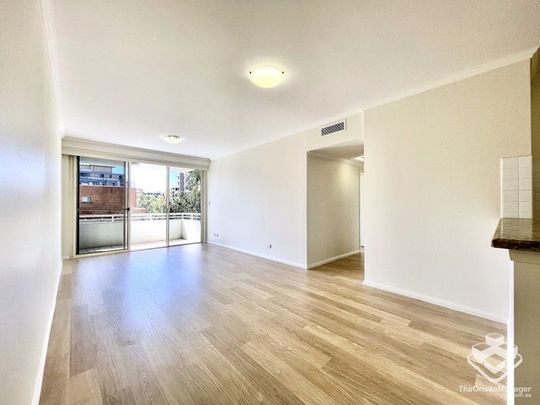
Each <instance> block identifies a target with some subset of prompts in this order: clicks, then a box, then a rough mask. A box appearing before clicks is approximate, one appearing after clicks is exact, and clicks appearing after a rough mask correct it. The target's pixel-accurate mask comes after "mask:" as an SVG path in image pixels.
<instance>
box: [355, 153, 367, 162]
mask: <svg viewBox="0 0 540 405" xmlns="http://www.w3.org/2000/svg"><path fill="white" fill-rule="evenodd" d="M354 160H358V161H360V162H364V161H365V160H366V158H365V157H364V155H362V156H357V157H355V158H354Z"/></svg>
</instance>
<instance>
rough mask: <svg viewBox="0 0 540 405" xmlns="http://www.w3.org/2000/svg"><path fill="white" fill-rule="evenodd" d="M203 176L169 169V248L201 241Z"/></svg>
mask: <svg viewBox="0 0 540 405" xmlns="http://www.w3.org/2000/svg"><path fill="white" fill-rule="evenodd" d="M201 174H202V173H201V170H198V169H184V168H180V167H170V168H169V246H174V245H183V244H186V243H195V242H200V241H201Z"/></svg>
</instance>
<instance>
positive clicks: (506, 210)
mask: <svg viewBox="0 0 540 405" xmlns="http://www.w3.org/2000/svg"><path fill="white" fill-rule="evenodd" d="M502 216H503V217H504V218H519V203H517V202H506V203H505V202H503V204H502Z"/></svg>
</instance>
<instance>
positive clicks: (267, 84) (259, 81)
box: [249, 65, 285, 89]
mask: <svg viewBox="0 0 540 405" xmlns="http://www.w3.org/2000/svg"><path fill="white" fill-rule="evenodd" d="M284 76H285V72H284V71H283V70H282V69H280V68H278V67H276V66H271V65H264V66H257V67H254V68H253V69H251V70H250V71H249V80H251V82H252V83H253V84H254V85H256V86H259V87H263V88H265V89H269V88H271V87H276V86H277V85H279V84H280V83H281V82H282V81H283V78H284Z"/></svg>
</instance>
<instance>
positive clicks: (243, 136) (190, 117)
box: [52, 0, 540, 158]
mask: <svg viewBox="0 0 540 405" xmlns="http://www.w3.org/2000/svg"><path fill="white" fill-rule="evenodd" d="M52 6H53V16H54V18H53V19H54V21H53V22H54V26H55V30H56V54H57V66H58V72H57V73H58V74H57V76H58V77H59V84H60V94H61V97H60V98H61V104H62V105H61V107H62V120H63V127H64V132H65V134H66V135H69V136H74V137H80V138H88V139H93V140H100V141H106V142H113V143H119V144H126V145H131V146H139V147H147V148H152V149H158V150H167V151H170V152H177V153H184V154H191V155H196V156H204V157H210V158H215V157H219V156H223V155H226V154H229V153H232V152H235V151H238V150H241V149H245V148H247V147H250V146H253V145H256V144H260V143H263V142H266V141H270V140H272V139H275V138H279V137H283V136H286V135H288V134H292V133H294V132H296V131H299V130H302V129H307V128H309V127H311V126H313V125H315V124H318V123H320V122H321V121H324V119H325V118H327V117H328V118H329V117H335V116H337V115H340V114H345V113H347V112H350V111H357V110H359V109H360V108H362V107H363V106H365V105H366V104H373V103H376V102H377V101H379V100H383V99H386V98H388V97H391V96H392V95H395V94H399V93H401V92H404V91H407V90H409V89H412V88H415V87H417V86H421V85H422V84H423V83H426V82H433V81H437V80H441V79H444V78H446V77H448V76H451V75H453V74H455V73H456V72H458V71H462V70H465V69H469V68H474V67H476V66H479V65H482V64H485V63H488V62H490V61H493V60H495V59H498V58H502V57H505V56H508V55H510V54H514V53H517V52H521V51H524V50H526V49H529V48H532V47H536V46H538V45H539V44H540V1H538V0H527V1H525V0H512V1H508V0H444V1H442V0H440V1H436V0H400V1H398V0H395V1H382V0H371V1H364V0H356V1H354V0H340V1H331V0H296V1H295V0H266V1H265V0H214V1H211V0H183V1H182V0H159V1H134V0H91V1H88V0H52ZM258 63H279V64H281V65H282V66H283V67H284V68H285V70H286V77H287V79H286V81H285V83H284V84H283V85H282V86H280V87H278V88H274V89H260V88H257V87H255V86H254V85H253V84H251V83H250V82H249V81H248V80H247V78H246V74H247V71H248V69H249V67H251V66H253V65H255V64H258ZM165 133H176V134H179V135H181V136H184V137H185V138H186V141H185V142H184V143H183V144H180V145H168V144H166V143H164V142H163V141H162V140H161V139H160V138H159V135H162V134H165Z"/></svg>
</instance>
